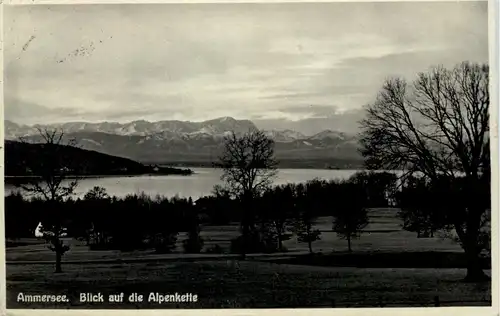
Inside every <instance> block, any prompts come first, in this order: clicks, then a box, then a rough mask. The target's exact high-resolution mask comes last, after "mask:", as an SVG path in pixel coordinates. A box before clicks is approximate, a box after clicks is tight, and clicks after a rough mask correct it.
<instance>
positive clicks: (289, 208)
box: [259, 186, 294, 251]
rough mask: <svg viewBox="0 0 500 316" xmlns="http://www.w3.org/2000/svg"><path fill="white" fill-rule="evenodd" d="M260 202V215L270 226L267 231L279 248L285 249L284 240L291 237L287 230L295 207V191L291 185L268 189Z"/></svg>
mask: <svg viewBox="0 0 500 316" xmlns="http://www.w3.org/2000/svg"><path fill="white" fill-rule="evenodd" d="M260 202H261V206H260V207H259V210H260V214H259V215H260V218H261V220H262V221H263V222H264V223H265V224H266V225H267V226H268V227H267V228H266V232H267V234H268V236H269V237H270V238H271V239H272V240H274V241H275V242H276V244H277V250H278V251H283V250H284V248H283V242H284V241H286V240H289V239H290V238H291V235H290V234H288V233H287V230H288V224H289V219H290V218H291V214H292V212H293V208H294V192H293V191H292V189H291V187H290V186H278V187H275V188H273V189H270V190H268V191H266V192H265V193H264V194H263V196H262V198H261V199H260Z"/></svg>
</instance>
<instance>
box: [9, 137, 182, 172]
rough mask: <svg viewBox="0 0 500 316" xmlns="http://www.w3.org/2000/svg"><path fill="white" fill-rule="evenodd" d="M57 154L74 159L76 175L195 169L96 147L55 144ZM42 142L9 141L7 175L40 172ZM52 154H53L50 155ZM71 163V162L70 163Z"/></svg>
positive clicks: (72, 164) (72, 160)
mask: <svg viewBox="0 0 500 316" xmlns="http://www.w3.org/2000/svg"><path fill="white" fill-rule="evenodd" d="M54 146H56V147H54V148H55V149H56V150H57V155H58V156H59V157H63V158H64V159H67V160H68V161H71V166H77V167H76V168H74V169H73V170H74V173H75V175H82V176H89V175H140V174H164V175H167V174H185V175H187V174H191V170H182V169H176V168H158V167H153V166H148V165H144V164H142V163H139V162H136V161H133V160H130V159H126V158H121V157H115V156H111V155H107V154H103V153H99V152H96V151H92V150H86V149H80V148H76V147H71V146H62V145H54ZM43 155H44V154H43V151H42V144H27V143H21V142H16V141H8V140H7V141H5V176H6V177H19V176H23V177H26V176H38V175H39V174H37V173H38V172H40V171H37V170H40V169H41V167H40V166H41V163H43V162H42V160H43V158H42V157H43ZM46 157H49V156H46ZM68 166H69V165H68Z"/></svg>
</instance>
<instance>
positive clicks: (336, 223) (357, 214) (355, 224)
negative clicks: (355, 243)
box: [333, 181, 368, 252]
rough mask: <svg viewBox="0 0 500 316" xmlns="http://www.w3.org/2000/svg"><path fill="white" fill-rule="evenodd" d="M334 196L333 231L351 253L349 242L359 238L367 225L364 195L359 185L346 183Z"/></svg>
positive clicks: (339, 187) (342, 184) (337, 189)
mask: <svg viewBox="0 0 500 316" xmlns="http://www.w3.org/2000/svg"><path fill="white" fill-rule="evenodd" d="M334 196H335V197H336V198H335V201H336V202H337V203H338V204H337V206H336V207H334V211H333V231H334V232H336V233H337V235H338V236H339V237H340V238H343V239H346V240H347V246H348V250H349V252H352V249H351V240H352V239H355V238H359V236H360V234H361V232H362V230H363V229H364V228H365V227H366V226H367V225H368V213H367V210H366V208H365V205H366V194H365V191H364V188H363V186H362V185H360V184H359V183H355V182H352V181H350V182H347V181H346V182H343V183H341V184H340V185H339V186H338V187H337V188H336V192H334Z"/></svg>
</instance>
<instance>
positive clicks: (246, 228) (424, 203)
mask: <svg viewBox="0 0 500 316" xmlns="http://www.w3.org/2000/svg"><path fill="white" fill-rule="evenodd" d="M488 80H489V68H488V66H487V65H479V64H471V63H468V62H464V63H462V64H460V65H457V66H456V67H454V68H453V69H445V68H443V67H437V68H434V69H433V70H431V71H430V72H427V73H420V74H418V76H417V79H416V80H415V81H414V82H413V83H411V84H410V83H407V82H406V81H405V80H404V79H401V78H394V79H389V80H387V81H386V82H385V83H384V85H383V87H382V89H381V91H380V93H379V95H378V97H377V99H376V101H375V102H374V103H373V104H369V105H367V106H366V118H365V119H364V120H362V121H361V122H360V125H361V133H360V145H361V152H362V154H363V156H364V158H365V165H366V168H367V169H369V170H403V172H404V174H403V175H402V176H400V177H399V179H397V181H396V179H395V176H394V174H391V173H381V174H380V173H376V174H375V173H362V174H358V175H356V176H354V177H353V178H351V179H349V180H347V181H344V182H335V181H331V182H324V181H312V182H310V183H307V184H298V185H288V186H279V187H274V186H273V180H274V178H275V177H276V175H277V161H276V160H275V156H274V142H273V140H272V139H270V138H269V137H267V136H266V135H265V134H264V133H263V132H260V131H253V132H249V133H247V134H244V135H236V134H234V133H233V134H232V135H230V136H228V137H226V139H225V142H224V150H223V154H222V155H221V157H219V160H218V162H217V163H216V164H214V167H215V168H220V169H221V170H222V171H223V172H222V177H221V180H222V181H223V183H224V184H223V186H220V187H217V188H215V193H214V195H213V196H210V197H205V198H202V199H201V200H199V201H197V202H196V203H195V204H194V203H193V202H192V201H190V200H182V199H181V200H176V201H171V200H168V199H167V200H165V199H159V200H158V199H156V200H151V199H148V198H146V197H141V198H139V197H133V196H132V197H127V198H125V199H121V200H118V199H116V198H106V201H107V202H106V203H107V204H100V205H101V206H98V205H97V204H92V203H98V201H99V203H101V201H102V200H103V198H102V196H101V195H103V192H97V191H99V190H95V191H96V192H93V193H92V194H94V195H95V196H99V198H97V197H94V198H93V197H91V196H88V197H87V198H86V199H85V200H84V201H76V202H75V201H72V200H68V197H70V196H71V195H72V193H73V191H74V188H75V186H76V184H77V182H76V180H75V181H70V182H63V181H62V180H63V179H64V178H65V173H64V170H67V169H68V168H66V165H65V164H67V163H68V162H67V161H65V159H63V157H60V155H59V156H58V155H57V152H55V150H54V148H56V147H55V146H52V144H54V143H57V142H58V141H60V140H61V139H63V138H62V137H58V136H57V135H56V134H54V133H44V134H43V135H42V136H45V137H44V139H45V142H46V143H47V145H46V146H44V148H46V149H47V150H45V151H44V153H43V156H42V158H43V159H42V158H41V159H40V166H39V167H40V168H39V170H38V169H37V170H38V171H39V172H38V173H39V174H40V177H39V179H37V182H36V183H32V184H31V186H26V187H25V189H26V190H27V191H28V192H34V193H38V194H39V195H41V196H42V198H43V199H44V200H45V203H48V204H47V205H49V207H48V208H47V209H48V210H49V213H50V214H48V215H46V216H44V217H43V218H41V221H42V226H43V228H44V232H45V234H44V235H45V236H47V238H48V239H49V241H50V243H51V245H52V246H53V247H52V249H54V251H55V252H56V255H57V256H56V259H57V260H56V271H60V254H61V253H64V251H65V250H67V248H65V247H62V246H61V245H62V243H61V241H60V236H61V231H62V230H61V227H63V224H64V223H65V221H66V220H67V218H66V217H67V214H68V212H70V208H71V209H73V210H76V209H79V207H77V206H76V205H81V206H82V207H81V208H80V209H81V210H82V211H81V212H80V213H78V212H76V211H72V214H74V213H78V217H77V218H79V220H77V221H74V222H75V223H78V224H77V225H73V226H76V227H78V228H73V229H74V231H75V234H80V235H81V234H82V233H81V232H83V231H86V230H88V229H89V227H91V229H92V231H94V232H96V231H97V232H98V233H97V236H99V237H97V238H101V239H103V240H105V241H104V242H105V243H107V242H108V241H107V239H106V238H105V237H102V236H107V235H109V234H113V238H114V240H115V241H114V242H116V240H117V239H118V240H119V239H120V238H122V239H125V240H126V238H131V237H130V236H131V235H134V234H139V235H141V236H142V237H144V235H145V234H146V232H145V231H144V229H147V235H148V237H149V238H150V240H153V241H152V243H153V244H155V245H157V248H158V249H163V250H168V247H167V246H165V245H166V244H169V241H171V239H172V238H173V237H172V236H173V233H172V230H174V231H175V230H179V229H185V231H188V232H189V234H190V236H191V235H192V237H190V238H189V240H190V241H188V242H187V243H186V247H187V248H189V247H191V248H190V249H195V250H196V249H197V248H200V247H199V242H200V239H199V230H200V226H199V223H200V221H201V220H202V217H200V214H207V215H208V217H209V218H210V219H211V221H213V222H224V221H227V220H237V221H238V222H239V223H240V226H241V236H240V237H238V238H237V239H235V240H234V241H233V248H234V249H238V251H239V252H241V254H242V256H243V257H244V256H245V254H246V253H249V252H251V251H255V250H260V249H264V248H266V247H268V245H269V244H275V245H276V248H277V249H283V241H284V240H286V239H287V238H289V237H290V232H292V233H296V234H297V236H298V237H299V240H300V241H303V242H307V243H308V244H309V249H310V250H311V252H312V243H313V242H314V241H315V240H317V239H318V238H319V235H320V233H319V232H318V231H317V230H315V229H314V225H313V221H314V218H315V217H317V216H318V215H320V214H321V215H329V216H333V229H334V230H335V231H336V232H338V234H339V235H340V236H342V237H344V238H346V239H347V242H348V244H349V246H350V243H351V239H352V238H355V237H357V236H358V235H359V233H360V231H361V230H362V229H363V227H365V226H366V225H367V223H368V218H367V215H366V208H367V207H376V206H384V205H387V204H388V203H390V204H392V205H397V206H399V207H400V208H401V212H400V216H401V218H402V219H403V222H404V228H405V229H408V230H411V231H415V232H417V234H418V235H419V236H420V235H423V236H424V235H429V236H433V235H434V234H435V233H436V232H437V231H443V230H444V231H453V232H454V235H455V236H457V237H456V238H457V240H458V241H459V242H460V244H461V245H462V248H463V249H464V251H465V254H466V255H467V258H468V268H467V276H466V279H467V280H471V281H475V280H478V279H479V280H480V279H484V278H485V277H486V276H485V274H484V272H483V270H482V269H481V266H480V262H479V257H478V256H479V253H480V251H481V250H482V249H483V248H485V247H487V244H488V243H489V240H490V239H489V237H488V235H487V233H485V229H484V227H487V226H488V225H487V223H488V217H489V216H488V214H489V212H491V211H490V210H491V207H490V204H491V202H490V200H491V187H490V181H491V174H490V173H491V168H490V140H489V102H490V100H489V90H488V88H489V81H488ZM64 183H66V184H64ZM11 198H12V202H9V203H20V202H19V200H20V197H11ZM62 201H69V202H66V204H67V205H72V206H71V207H70V208H67V209H66V210H65V211H63V210H62V209H63V207H58V206H57V205H59V204H62ZM33 203H40V201H35V202H33ZM68 203H69V204H68ZM71 203H74V205H73V204H71ZM83 205H85V207H83ZM167 207H168V208H171V209H172V211H170V210H168V211H165V209H166V208H167ZM9 209H11V210H14V209H15V208H14V207H13V206H9V205H7V211H8V210H9ZM104 210H105V211H104ZM139 210H140V212H141V213H140V215H139V216H138V215H137V213H135V214H131V213H129V212H139ZM111 214H112V215H111ZM8 216H10V215H8ZM30 216H31V215H30ZM106 221H111V222H106ZM144 221H146V222H148V224H146V223H145V222H144ZM89 225H90V226H89ZM150 225H151V226H150ZM6 226H7V227H8V226H9V225H6ZM111 226H113V227H111ZM12 227H13V228H9V231H11V229H16V226H15V225H13V226H12ZM124 227H134V229H132V230H127V229H125V228H124ZM137 227H140V228H137ZM143 228H144V229H143ZM121 230H123V231H121ZM77 231H79V232H80V233H76V232H77ZM486 231H487V230H486ZM125 235H127V236H125ZM117 236H121V237H117ZM138 239H139V238H138ZM125 243H126V244H127V245H130V244H131V242H130V241H126V242H125ZM132 244H133V243H132ZM162 245H163V246H162ZM196 245H198V246H196Z"/></svg>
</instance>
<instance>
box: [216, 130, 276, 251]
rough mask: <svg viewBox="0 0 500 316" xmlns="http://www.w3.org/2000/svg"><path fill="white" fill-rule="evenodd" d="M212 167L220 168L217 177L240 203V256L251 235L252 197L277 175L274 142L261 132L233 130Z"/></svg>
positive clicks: (253, 198) (253, 229)
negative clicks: (241, 236) (239, 132)
mask: <svg viewBox="0 0 500 316" xmlns="http://www.w3.org/2000/svg"><path fill="white" fill-rule="evenodd" d="M214 166H215V167H217V168H220V169H222V176H221V180H222V181H224V183H225V187H226V189H227V190H228V191H229V192H230V193H231V194H232V195H233V196H235V197H236V198H238V200H239V201H240V203H241V207H242V218H241V228H242V235H243V246H242V247H241V250H242V255H243V257H244V256H245V251H246V250H245V249H246V248H247V246H248V245H246V243H247V241H248V242H250V240H253V239H254V238H250V235H251V234H255V217H256V214H255V203H254V202H255V198H257V197H259V196H260V195H261V194H262V193H263V192H265V191H266V190H267V189H268V188H269V187H270V186H271V184H272V183H273V179H274V177H275V176H276V174H277V162H276V160H275V157H274V141H273V140H272V139H271V138H270V137H268V136H266V135H265V134H264V132H262V131H250V132H248V133H245V134H243V135H237V134H236V133H234V132H233V133H231V135H230V136H227V137H225V139H224V147H223V151H222V154H221V156H220V157H219V161H218V162H217V163H215V164H214Z"/></svg>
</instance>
